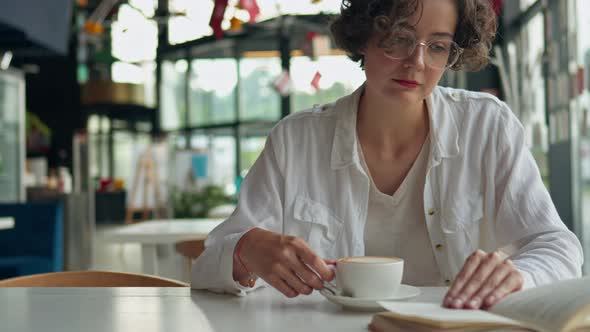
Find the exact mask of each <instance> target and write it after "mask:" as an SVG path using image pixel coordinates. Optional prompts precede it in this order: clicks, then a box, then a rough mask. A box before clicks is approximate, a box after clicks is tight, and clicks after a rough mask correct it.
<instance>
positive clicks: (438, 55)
mask: <svg viewBox="0 0 590 332" xmlns="http://www.w3.org/2000/svg"><path fill="white" fill-rule="evenodd" d="M418 45H422V46H424V47H425V56H424V63H425V64H426V65H427V66H429V67H432V68H436V69H447V68H450V67H452V66H453V65H454V64H455V63H456V62H457V60H458V59H459V56H460V55H461V54H462V53H463V49H462V48H461V47H459V45H457V43H455V42H454V41H452V40H450V39H433V40H430V41H427V42H419V41H418V40H417V39H416V36H415V35H414V34H413V33H411V32H409V31H403V30H401V31H395V32H393V33H392V34H390V35H389V36H387V37H386V38H384V39H383V40H382V41H381V42H380V43H379V47H380V48H382V49H383V52H384V54H385V56H387V57H388V58H390V59H393V60H404V59H407V58H408V57H410V56H411V55H412V54H414V51H415V50H416V47H418Z"/></svg>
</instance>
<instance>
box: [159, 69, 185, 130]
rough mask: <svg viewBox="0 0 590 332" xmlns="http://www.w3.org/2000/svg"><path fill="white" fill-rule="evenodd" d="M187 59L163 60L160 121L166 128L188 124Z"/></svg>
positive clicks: (177, 127) (176, 127) (170, 128)
mask: <svg viewBox="0 0 590 332" xmlns="http://www.w3.org/2000/svg"><path fill="white" fill-rule="evenodd" d="M187 70H188V63H187V61H186V60H178V61H176V62H171V61H163V62H162V84H161V85H160V91H161V100H160V121H161V125H162V128H163V129H165V130H176V129H179V128H182V127H184V126H186V124H187V122H186V113H187V105H186V97H185V96H186V84H187V82H186V72H187Z"/></svg>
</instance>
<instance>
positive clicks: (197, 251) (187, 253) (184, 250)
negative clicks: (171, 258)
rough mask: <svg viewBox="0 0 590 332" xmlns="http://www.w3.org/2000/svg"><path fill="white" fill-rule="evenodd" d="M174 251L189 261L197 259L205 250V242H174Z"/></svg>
mask: <svg viewBox="0 0 590 332" xmlns="http://www.w3.org/2000/svg"><path fill="white" fill-rule="evenodd" d="M174 247H175V248H176V251H177V252H178V253H179V254H181V255H182V256H184V257H187V258H189V259H190V260H194V259H197V258H198V257H199V256H200V255H201V253H202V252H203V251H204V250H205V240H185V241H180V242H176V244H175V245H174Z"/></svg>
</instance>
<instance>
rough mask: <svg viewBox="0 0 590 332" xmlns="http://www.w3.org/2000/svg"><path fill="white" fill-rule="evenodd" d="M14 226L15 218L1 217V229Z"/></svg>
mask: <svg viewBox="0 0 590 332" xmlns="http://www.w3.org/2000/svg"><path fill="white" fill-rule="evenodd" d="M13 227H14V218H11V217H0V230H2V229H11V228H13Z"/></svg>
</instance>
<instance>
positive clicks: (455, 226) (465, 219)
mask: <svg viewBox="0 0 590 332" xmlns="http://www.w3.org/2000/svg"><path fill="white" fill-rule="evenodd" d="M447 206H448V208H447V209H445V210H444V211H445V213H444V215H443V220H442V222H441V226H442V230H443V232H445V233H447V234H449V233H457V232H464V233H472V232H473V231H474V228H477V227H476V226H477V225H479V223H480V222H481V221H482V220H483V217H484V214H483V197H482V195H481V193H479V192H477V193H471V194H469V195H462V196H460V197H457V198H454V199H452V200H450V203H448V204H447Z"/></svg>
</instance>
